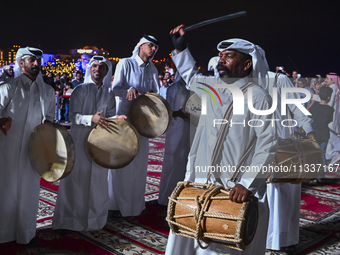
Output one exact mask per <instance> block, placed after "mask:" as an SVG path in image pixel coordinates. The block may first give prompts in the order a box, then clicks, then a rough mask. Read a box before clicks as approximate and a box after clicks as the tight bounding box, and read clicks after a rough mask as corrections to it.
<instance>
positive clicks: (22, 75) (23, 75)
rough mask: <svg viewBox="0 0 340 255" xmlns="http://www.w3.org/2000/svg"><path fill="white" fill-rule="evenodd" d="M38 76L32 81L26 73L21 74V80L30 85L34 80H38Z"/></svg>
mask: <svg viewBox="0 0 340 255" xmlns="http://www.w3.org/2000/svg"><path fill="white" fill-rule="evenodd" d="M37 79H38V77H37V78H36V79H35V81H32V80H31V79H30V78H28V76H26V75H25V74H21V81H22V82H23V83H24V84H26V83H29V84H30V85H32V84H33V83H34V82H37Z"/></svg>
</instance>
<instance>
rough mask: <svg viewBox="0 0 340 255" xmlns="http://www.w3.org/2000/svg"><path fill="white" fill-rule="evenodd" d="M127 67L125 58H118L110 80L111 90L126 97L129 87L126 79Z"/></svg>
mask: <svg viewBox="0 0 340 255" xmlns="http://www.w3.org/2000/svg"><path fill="white" fill-rule="evenodd" d="M126 75H127V69H126V61H125V59H121V60H119V62H118V64H117V67H116V71H115V75H114V78H113V82H112V91H113V92H114V94H115V95H116V96H119V97H123V98H126V96H127V93H128V91H129V89H130V88H131V87H130V86H129V85H128V84H127V81H126Z"/></svg>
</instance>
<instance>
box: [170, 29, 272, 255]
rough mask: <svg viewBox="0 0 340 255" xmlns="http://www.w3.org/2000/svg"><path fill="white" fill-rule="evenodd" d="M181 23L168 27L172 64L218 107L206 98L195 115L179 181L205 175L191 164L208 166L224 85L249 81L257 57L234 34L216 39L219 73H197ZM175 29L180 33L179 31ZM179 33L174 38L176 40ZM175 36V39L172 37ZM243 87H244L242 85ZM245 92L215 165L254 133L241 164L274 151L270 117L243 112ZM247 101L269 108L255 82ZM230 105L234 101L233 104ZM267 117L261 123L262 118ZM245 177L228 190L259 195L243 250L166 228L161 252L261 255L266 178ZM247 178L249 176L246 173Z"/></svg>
mask: <svg viewBox="0 0 340 255" xmlns="http://www.w3.org/2000/svg"><path fill="white" fill-rule="evenodd" d="M183 28H184V26H183V25H180V26H178V27H176V28H175V29H173V30H171V31H170V34H174V37H175V40H174V41H175V43H174V44H175V48H176V50H175V51H173V52H172V56H173V58H172V59H173V62H174V63H175V65H176V67H177V69H178V71H179V73H180V74H181V76H182V78H183V79H184V80H185V81H186V83H187V84H188V86H189V87H190V89H191V90H194V91H195V93H197V95H198V96H200V97H201V96H202V95H203V93H204V92H202V90H200V89H198V88H199V87H200V86H201V83H204V84H207V85H210V86H211V87H214V88H215V90H217V92H218V95H219V96H220V98H221V101H222V104H223V106H221V107H220V106H215V104H214V102H213V100H212V99H211V98H210V97H207V114H206V115H201V117H200V120H199V123H198V127H197V131H196V135H195V138H194V141H193V144H192V147H191V150H190V154H189V161H188V165H187V172H186V178H185V180H188V181H195V182H201V183H204V182H205V181H206V179H207V173H206V172H203V171H201V172H199V171H196V170H197V167H204V166H207V167H208V166H210V164H211V156H212V153H213V150H214V147H215V144H216V140H217V133H218V131H219V128H220V125H217V126H215V127H214V125H213V123H214V120H215V119H222V118H223V116H224V113H225V111H226V109H227V107H228V106H229V104H230V103H231V102H232V100H233V96H232V94H231V92H230V90H229V89H228V88H227V87H228V85H229V87H230V86H231V85H233V86H236V87H238V88H241V87H243V86H244V85H246V84H249V81H250V80H249V79H248V76H249V73H250V72H251V71H252V69H253V66H252V63H254V62H256V60H257V59H258V58H259V57H260V56H259V55H258V54H257V52H256V51H255V50H254V48H253V47H252V45H248V44H244V43H243V42H242V41H240V40H238V39H233V40H230V41H233V43H225V41H222V42H221V43H219V44H218V47H217V48H218V50H219V51H220V52H221V59H220V60H219V64H218V70H219V75H220V78H219V77H205V76H202V75H199V74H198V71H197V67H195V61H194V59H193V57H192V56H191V54H190V52H189V50H188V49H187V48H185V46H184V47H183V44H185V43H183V41H185V40H183V41H182V42H181V38H183V35H184V34H185V32H184V30H183ZM177 33H179V34H180V35H181V36H179V35H178V34H177ZM176 38H179V39H176ZM178 40H179V41H178ZM221 84H222V85H223V86H224V87H223V88H217V86H216V85H221ZM248 91H249V90H248ZM248 91H246V93H245V95H244V113H245V114H241V115H236V114H234V115H233V116H232V119H231V120H232V122H233V123H234V124H232V125H230V127H229V131H228V133H227V136H226V138H225V140H224V141H223V147H224V149H223V150H222V149H221V150H220V151H219V153H220V154H221V161H220V164H221V166H226V167H228V166H236V165H237V164H238V161H239V160H240V158H241V157H242V156H243V154H244V152H245V151H246V148H247V147H248V145H249V143H250V141H251V140H253V138H254V137H255V136H256V137H257V140H256V143H255V150H252V152H251V153H250V155H249V157H248V158H247V160H246V163H245V166H250V167H252V166H253V167H260V166H261V164H262V165H267V164H269V163H270V162H271V161H272V160H273V159H274V156H275V152H276V149H277V146H276V145H277V142H276V128H275V127H272V126H271V125H270V124H268V121H266V119H271V118H272V114H269V115H256V114H253V113H251V112H250V111H249V108H248V104H247V102H248V100H249V99H250V98H248V95H249V93H250V92H248ZM251 91H252V97H251V99H252V104H253V106H254V108H255V109H258V110H264V109H270V106H271V97H270V96H269V95H268V93H267V92H266V91H264V90H263V89H262V88H261V87H260V86H253V87H252V90H251ZM235 107H236V105H235V104H234V108H235ZM250 120H258V121H262V122H263V125H262V126H257V127H254V126H252V127H250V126H249V125H248V124H247V123H249V121H250ZM266 122H267V123H266ZM230 177H231V173H230V172H222V173H220V172H214V173H213V174H212V176H211V178H210V182H212V183H218V184H222V185H224V186H226V182H227V180H228V179H229V178H230ZM247 177H248V178H246V177H245V176H242V178H239V179H238V181H237V184H236V185H235V186H233V185H232V186H233V189H232V190H231V192H230V199H231V201H234V202H242V201H245V200H246V199H247V198H248V197H249V196H250V195H251V194H253V195H255V196H257V197H258V198H259V219H258V225H257V230H256V234H255V236H254V239H253V241H252V242H251V244H250V245H249V246H248V247H247V248H246V250H245V251H243V252H241V251H238V250H234V249H230V248H227V247H224V246H221V245H217V244H211V245H210V246H209V247H208V248H207V249H205V250H204V249H201V248H200V247H199V246H198V244H197V242H196V240H194V239H189V238H186V237H182V236H176V235H174V234H173V233H171V232H170V235H169V239H168V244H167V249H166V254H169V255H170V254H179V255H180V254H183V255H184V254H185V255H188V254H264V253H265V246H266V240H265V237H266V234H267V227H268V205H267V201H266V195H265V193H266V183H265V179H264V178H255V177H259V176H258V174H257V173H256V172H254V173H253V175H250V176H249V175H248V176H247ZM251 177H252V178H251Z"/></svg>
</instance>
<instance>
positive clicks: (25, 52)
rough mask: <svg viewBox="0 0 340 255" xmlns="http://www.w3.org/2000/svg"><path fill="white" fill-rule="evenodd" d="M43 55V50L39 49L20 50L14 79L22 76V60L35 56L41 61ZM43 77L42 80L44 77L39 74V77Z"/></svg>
mask: <svg viewBox="0 0 340 255" xmlns="http://www.w3.org/2000/svg"><path fill="white" fill-rule="evenodd" d="M42 54H43V51H42V50H41V49H38V48H33V47H26V48H20V49H18V51H17V54H16V57H15V66H14V78H16V77H18V76H20V75H21V74H22V69H21V66H20V60H22V59H24V58H26V57H29V56H34V57H36V58H37V59H41V56H42ZM39 76H40V77H41V80H43V79H42V75H41V72H39V74H38V77H37V78H39Z"/></svg>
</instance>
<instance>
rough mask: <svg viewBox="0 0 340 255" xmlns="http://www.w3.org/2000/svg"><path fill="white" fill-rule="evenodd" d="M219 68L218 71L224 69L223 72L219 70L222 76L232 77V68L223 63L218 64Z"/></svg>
mask: <svg viewBox="0 0 340 255" xmlns="http://www.w3.org/2000/svg"><path fill="white" fill-rule="evenodd" d="M217 70H218V71H224V72H223V73H220V72H219V76H220V78H228V77H229V78H230V76H231V71H230V69H229V68H228V67H226V66H224V65H222V64H218V65H217Z"/></svg>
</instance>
